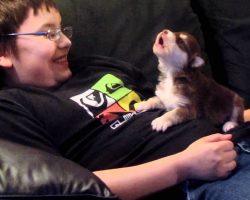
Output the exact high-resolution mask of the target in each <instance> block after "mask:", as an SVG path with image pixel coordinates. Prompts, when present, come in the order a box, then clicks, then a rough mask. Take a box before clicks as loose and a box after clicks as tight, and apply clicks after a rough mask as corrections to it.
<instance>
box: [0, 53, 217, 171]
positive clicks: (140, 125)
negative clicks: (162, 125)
mask: <svg viewBox="0 0 250 200" xmlns="http://www.w3.org/2000/svg"><path fill="white" fill-rule="evenodd" d="M71 65H72V66H71V67H72V70H73V76H72V77H71V78H70V79H69V80H68V81H66V82H65V83H63V84H62V85H61V86H60V87H57V88H53V89H41V88H35V87H19V88H3V89H2V90H1V91H0V110H1V112H0V127H1V128H0V137H1V138H4V139H8V140H11V141H15V142H18V143H21V144H25V145H29V146H33V147H36V148H40V149H43V150H45V151H48V152H51V153H55V154H59V155H62V156H64V157H66V158H68V159H70V160H73V161H75V162H77V163H79V164H81V165H82V166H84V167H86V168H88V169H90V170H98V169H105V168H112V167H121V166H129V165H133V164H138V163H142V162H146V161H149V160H152V159H156V158H159V157H162V156H166V155H169V154H173V153H176V152H178V151H180V150H182V149H184V148H185V147H187V146H188V145H189V144H190V143H191V142H192V141H194V140H196V139H197V138H200V137H201V136H203V135H208V134H210V133H214V132H216V131H217V129H216V128H215V127H213V126H212V125H211V124H210V123H209V122H208V121H206V120H193V121H190V122H186V123H183V124H180V125H177V126H174V127H171V128H169V129H168V130H167V131H166V132H165V133H156V132H154V131H152V128H151V121H152V120H153V119H154V118H156V117H157V116H159V115H161V114H162V113H163V112H164V111H163V110H152V111H148V112H143V113H136V112H135V111H134V104H135V103H138V102H140V101H141V100H143V99H146V98H148V97H150V96H152V95H153V89H154V87H153V86H152V85H151V84H150V83H147V81H146V78H144V77H143V76H142V74H141V73H140V72H139V71H138V70H137V69H136V68H135V67H133V66H132V65H130V64H128V63H126V62H122V61H117V60H114V59H111V58H107V57H101V56H96V57H88V58H82V59H79V60H78V61H72V62H71ZM142 67H143V66H142ZM141 70H143V68H142V69H141Z"/></svg>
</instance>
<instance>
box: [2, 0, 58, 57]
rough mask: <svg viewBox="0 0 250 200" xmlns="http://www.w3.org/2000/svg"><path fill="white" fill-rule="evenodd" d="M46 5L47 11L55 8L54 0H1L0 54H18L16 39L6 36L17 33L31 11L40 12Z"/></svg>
mask: <svg viewBox="0 0 250 200" xmlns="http://www.w3.org/2000/svg"><path fill="white" fill-rule="evenodd" d="M43 5H45V6H46V8H47V10H48V11H49V9H50V8H55V9H57V10H58V8H57V6H56V4H55V2H54V1H53V0H0V37H1V38H0V54H3V53H6V52H7V51H11V52H12V53H14V54H16V53H17V52H16V37H15V36H11V37H8V36H5V35H6V34H8V33H15V32H17V30H18V29H19V27H20V26H21V24H22V23H23V22H24V21H25V19H26V18H27V15H28V11H29V9H33V10H34V14H35V15H36V14H37V12H38V10H39V9H40V8H41V7H42V6H43Z"/></svg>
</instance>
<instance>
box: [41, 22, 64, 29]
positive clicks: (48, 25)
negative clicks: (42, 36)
mask: <svg viewBox="0 0 250 200" xmlns="http://www.w3.org/2000/svg"><path fill="white" fill-rule="evenodd" d="M44 28H61V24H60V25H59V26H55V24H53V23H46V24H43V25H42V26H41V27H40V28H39V29H44Z"/></svg>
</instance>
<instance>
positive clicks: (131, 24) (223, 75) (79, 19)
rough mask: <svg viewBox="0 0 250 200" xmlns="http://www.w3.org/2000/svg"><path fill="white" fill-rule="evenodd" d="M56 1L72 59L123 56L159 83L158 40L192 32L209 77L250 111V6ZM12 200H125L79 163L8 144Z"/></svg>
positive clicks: (3, 172) (0, 166)
mask: <svg viewBox="0 0 250 200" xmlns="http://www.w3.org/2000/svg"><path fill="white" fill-rule="evenodd" d="M56 2H57V3H58V5H59V8H60V9H61V12H62V16H63V21H64V25H65V26H66V25H72V26H73V28H74V35H73V39H72V40H73V46H72V50H71V53H70V59H77V57H80V56H82V55H92V54H101V55H106V56H111V57H116V58H119V59H122V60H125V61H128V62H131V63H132V64H134V65H135V66H137V67H139V68H140V69H141V71H143V72H144V73H145V75H146V76H147V78H148V79H149V80H150V81H152V83H153V84H155V83H156V81H157V74H158V72H157V68H156V65H157V61H156V58H155V56H154V55H153V54H152V50H151V49H152V44H153V41H154V39H155V36H156V34H157V33H158V32H159V31H161V30H162V29H164V28H169V29H172V30H175V31H188V32H190V33H192V34H194V35H195V36H196V37H197V39H198V40H199V42H200V43H201V45H202V50H203V56H204V57H205V58H206V60H207V64H206V66H205V67H204V71H205V72H206V73H208V74H209V75H211V76H212V77H214V78H215V79H216V80H217V81H218V82H220V83H222V84H225V85H226V86H228V87H230V88H232V89H234V90H235V91H236V92H238V93H239V94H240V95H241V96H242V97H243V98H244V99H245V104H246V107H250V78H249V77H250V1H249V0H238V1H235V0H221V1H218V0H56ZM0 128H1V127H0ZM10 198H11V199H118V197H116V196H115V195H113V194H112V193H111V191H110V190H109V189H108V188H107V186H105V184H104V183H102V181H100V180H99V179H98V178H97V177H96V176H95V175H94V174H93V173H91V172H90V171H88V170H87V169H84V168H83V167H82V166H79V165H78V164H77V163H74V162H73V161H70V160H67V159H65V158H63V157H61V156H59V155H58V156H57V155H51V154H49V153H47V152H42V151H40V150H37V149H34V148H31V147H27V146H24V145H22V144H15V143H13V142H11V141H4V140H0V199H10ZM152 199H156V197H155V196H154V198H152ZM172 199H173V198H172Z"/></svg>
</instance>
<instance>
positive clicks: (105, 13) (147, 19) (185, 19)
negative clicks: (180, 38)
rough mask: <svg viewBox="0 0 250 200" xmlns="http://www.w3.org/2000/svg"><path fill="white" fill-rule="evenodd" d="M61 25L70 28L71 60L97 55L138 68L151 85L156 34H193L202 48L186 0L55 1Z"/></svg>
mask: <svg viewBox="0 0 250 200" xmlns="http://www.w3.org/2000/svg"><path fill="white" fill-rule="evenodd" d="M57 3H58V4H59V6H60V9H61V12H62V16H63V21H64V23H65V24H67V25H68V24H70V25H73V27H74V36H73V46H72V51H71V56H74V57H77V56H81V55H89V54H99V55H106V56H111V57H115V58H118V59H121V60H124V61H127V62H130V63H132V64H134V65H135V66H137V67H139V68H140V69H141V70H142V71H143V72H144V73H145V74H146V75H147V76H148V78H149V80H152V81H153V82H156V80H157V74H158V71H157V60H156V57H155V56H154V55H153V53H152V46H153V43H154V40H155V37H156V34H157V33H159V32H160V31H161V30H163V29H165V28H168V29H172V30H175V31H183V30H185V31H188V32H190V33H192V34H194V35H195V36H196V37H197V38H198V40H199V41H200V43H201V45H202V47H204V42H203V37H202V32H201V30H200V24H199V20H198V17H197V15H196V14H195V13H194V12H193V10H192V8H191V6H190V1H189V0H175V1H173V0H57Z"/></svg>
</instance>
